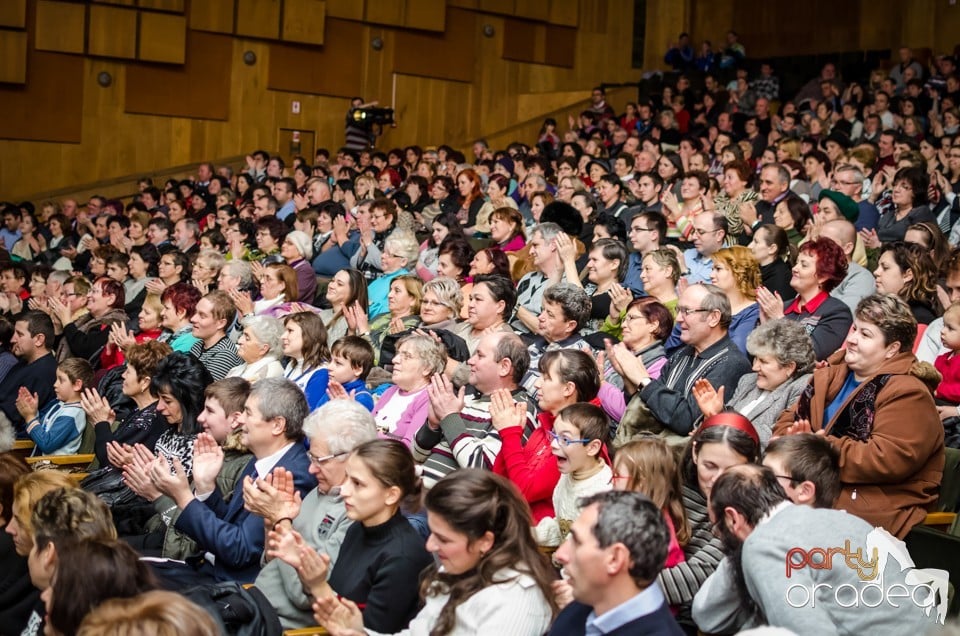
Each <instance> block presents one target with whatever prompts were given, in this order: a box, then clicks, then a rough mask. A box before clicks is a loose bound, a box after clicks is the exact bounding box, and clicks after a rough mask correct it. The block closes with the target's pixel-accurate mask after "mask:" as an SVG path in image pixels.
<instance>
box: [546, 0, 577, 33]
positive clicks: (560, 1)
mask: <svg viewBox="0 0 960 636" xmlns="http://www.w3.org/2000/svg"><path fill="white" fill-rule="evenodd" d="M547 22H549V23H551V24H559V25H562V26H571V27H575V26H577V24H579V22H580V3H579V2H572V1H571V0H550V11H549V13H548V15H547Z"/></svg>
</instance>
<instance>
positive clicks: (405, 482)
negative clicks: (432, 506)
mask: <svg viewBox="0 0 960 636" xmlns="http://www.w3.org/2000/svg"><path fill="white" fill-rule="evenodd" d="M351 455H353V456H355V457H357V458H358V459H362V460H363V463H364V464H365V465H366V467H367V469H369V471H370V472H371V474H373V476H374V478H376V480H377V481H379V482H380V483H381V484H383V485H384V486H385V487H387V488H392V487H394V486H396V487H397V488H399V489H400V493H401V498H402V499H404V500H406V502H407V503H409V504H410V505H411V508H412V509H413V510H417V509H419V507H420V505H419V502H420V491H421V489H422V487H423V485H422V483H421V482H420V477H419V476H418V475H417V470H416V464H415V462H414V461H413V455H411V454H410V449H409V448H407V447H406V445H405V444H404V443H403V442H401V441H400V440H396V439H374V440H370V441H369V442H364V443H363V444H360V445H359V446H357V447H356V448H354V449H353V451H352V452H351ZM405 509H406V508H405Z"/></svg>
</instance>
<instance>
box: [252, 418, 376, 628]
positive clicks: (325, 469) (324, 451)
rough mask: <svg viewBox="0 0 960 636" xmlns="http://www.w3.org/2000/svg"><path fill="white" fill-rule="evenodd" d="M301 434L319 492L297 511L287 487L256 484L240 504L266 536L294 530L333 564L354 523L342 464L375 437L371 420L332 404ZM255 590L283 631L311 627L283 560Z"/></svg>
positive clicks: (296, 581)
mask: <svg viewBox="0 0 960 636" xmlns="http://www.w3.org/2000/svg"><path fill="white" fill-rule="evenodd" d="M303 432H304V433H305V434H306V436H307V438H308V439H309V440H310V450H309V451H307V456H308V457H309V458H310V474H311V475H313V476H314V477H315V478H316V484H317V487H316V488H314V489H313V490H311V491H310V492H309V493H308V494H307V496H305V497H304V498H303V504H302V505H299V506H298V505H297V504H295V503H293V502H289V501H288V500H287V495H288V494H289V487H288V486H287V484H288V483H289V482H288V481H287V480H283V486H280V487H278V484H277V483H276V480H275V481H274V484H270V483H263V482H260V483H258V484H257V487H254V486H253V485H252V484H250V485H248V486H247V487H246V488H244V491H243V498H244V503H245V504H246V505H247V506H249V507H250V509H251V510H252V511H253V512H254V513H255V514H257V515H259V516H261V517H263V522H264V530H265V531H269V530H275V531H277V532H279V533H280V534H286V533H287V532H289V531H290V529H291V528H292V529H293V530H296V531H297V532H299V533H300V535H301V536H302V537H303V540H304V542H305V543H306V544H307V545H309V546H311V547H312V548H314V549H316V550H317V551H318V552H320V553H321V554H326V555H327V556H329V557H330V567H333V564H334V563H336V561H337V556H338V555H339V553H340V544H341V543H342V542H343V537H344V535H346V533H347V529H348V528H349V527H350V525H351V524H352V523H353V522H352V521H351V520H350V519H349V518H348V517H347V511H346V507H345V506H344V504H343V498H342V497H341V496H340V487H341V486H342V485H343V483H344V482H346V480H347V473H346V463H347V457H348V456H349V455H350V452H351V451H352V450H353V449H354V448H356V447H357V446H359V445H360V444H363V443H364V442H368V441H370V440H373V439H376V437H377V432H376V428H375V426H374V420H373V416H372V415H371V414H370V412H369V411H367V409H365V408H364V407H363V406H361V405H360V404H358V403H357V402H354V401H352V400H332V401H330V402H327V403H326V404H324V405H323V406H321V407H320V408H319V409H317V410H316V411H314V412H313V413H311V414H310V415H309V416H307V419H305V420H304V421H303ZM255 585H256V587H257V589H258V590H260V591H261V592H263V593H264V595H265V596H266V597H267V598H269V599H270V604H271V605H272V606H273V608H274V609H275V610H276V611H277V616H278V617H279V618H280V624H281V625H282V626H283V628H284V629H297V628H301V627H308V626H310V625H314V624H315V623H316V621H314V618H313V612H312V609H311V603H312V599H311V598H310V596H309V595H308V594H307V593H306V592H305V591H304V589H303V584H302V583H301V582H300V577H299V575H298V574H297V571H296V570H295V569H293V568H292V567H290V566H289V565H287V564H286V563H284V562H283V560H282V559H271V560H268V561H267V563H266V565H264V566H263V569H262V570H261V571H260V574H259V575H257V580H256V583H255Z"/></svg>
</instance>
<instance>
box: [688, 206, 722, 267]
mask: <svg viewBox="0 0 960 636" xmlns="http://www.w3.org/2000/svg"><path fill="white" fill-rule="evenodd" d="M727 228H728V222H727V217H726V216H724V215H723V214H722V213H720V212H717V211H716V210H714V211H713V212H705V213H703V214H698V215H697V216H696V217H694V220H693V235H692V238H693V247H691V248H689V249H687V250H686V251H684V253H683V258H682V259H681V261H680V266H681V268H682V267H683V266H684V265H686V273H685V274H684V278H686V279H687V282H688V283H690V284H693V283H708V282H710V274H711V273H712V272H713V255H714V254H716V253H717V250H719V249H721V248H722V247H723V246H724V244H725V243H726V239H727Z"/></svg>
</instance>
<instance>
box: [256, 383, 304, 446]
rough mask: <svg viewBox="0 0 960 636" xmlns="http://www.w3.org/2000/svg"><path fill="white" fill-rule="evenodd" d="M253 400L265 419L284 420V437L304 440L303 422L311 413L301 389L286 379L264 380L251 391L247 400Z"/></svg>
mask: <svg viewBox="0 0 960 636" xmlns="http://www.w3.org/2000/svg"><path fill="white" fill-rule="evenodd" d="M253 398H257V405H258V406H259V408H260V414H261V415H262V416H263V419H265V420H272V419H274V418H277V417H282V418H283V419H284V421H285V422H286V426H284V436H285V437H286V438H287V439H289V440H293V441H300V440H302V439H303V420H304V418H305V417H307V413H309V412H310V407H309V406H307V398H306V397H304V395H303V391H301V390H300V387H298V386H297V385H296V384H294V383H293V382H291V381H290V380H288V379H286V378H282V377H276V378H264V379H262V380H259V381H257V382H256V383H254V385H253V388H252V389H251V390H250V396H249V397H247V400H248V401H249V400H251V399H253Z"/></svg>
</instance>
